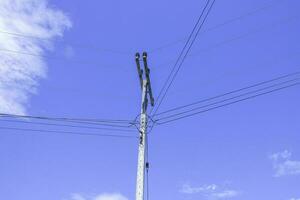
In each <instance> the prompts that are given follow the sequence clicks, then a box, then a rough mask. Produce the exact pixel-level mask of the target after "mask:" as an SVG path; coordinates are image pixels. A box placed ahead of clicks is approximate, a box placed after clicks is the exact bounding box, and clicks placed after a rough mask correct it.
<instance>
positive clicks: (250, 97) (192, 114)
mask: <svg viewBox="0 0 300 200" xmlns="http://www.w3.org/2000/svg"><path fill="white" fill-rule="evenodd" d="M299 84H300V82H297V83H294V84H290V85H287V86H284V87H280V88H276V89H273V90H270V91H267V92H263V93H260V94H256V95H252V96H249V97H246V98H243V99H239V100H236V101H233V102H229V103H226V104H223V105H219V106H215V107H212V108H208V109H206V110H201V111H198V112H195V113H191V114H187V115H184V116H181V117H178V118H174V119H171V120H167V121H163V122H159V121H158V120H157V122H156V123H157V124H158V125H163V124H167V123H170V122H174V121H177V120H180V119H184V118H187V117H191V116H194V115H198V114H202V113H205V112H208V111H211V110H215V109H218V108H222V107H226V106H229V105H232V104H235V103H239V102H242V101H246V100H249V99H253V98H256V97H259V96H263V95H266V94H270V93H273V92H276V91H280V90H283V89H287V88H290V87H294V86H297V85H299Z"/></svg>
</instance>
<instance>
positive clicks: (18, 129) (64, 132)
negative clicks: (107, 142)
mask: <svg viewBox="0 0 300 200" xmlns="http://www.w3.org/2000/svg"><path fill="white" fill-rule="evenodd" d="M0 129H2V130H15V131H25V132H36V133H56V134H69V135H81V136H98V137H115V138H131V139H132V138H134V139H137V138H138V137H135V136H130V135H116V134H98V133H83V132H72V131H56V130H43V129H24V128H14V127H0ZM2 133H3V132H2Z"/></svg>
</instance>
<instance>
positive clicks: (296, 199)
mask: <svg viewBox="0 0 300 200" xmlns="http://www.w3.org/2000/svg"><path fill="white" fill-rule="evenodd" d="M290 200H300V198H291V199H290Z"/></svg>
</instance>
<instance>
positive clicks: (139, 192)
mask: <svg viewBox="0 0 300 200" xmlns="http://www.w3.org/2000/svg"><path fill="white" fill-rule="evenodd" d="M135 61H136V65H137V70H138V75H139V79H140V86H141V90H142V108H141V116H140V130H139V131H140V140H139V154H138V169H137V180H136V200H144V185H145V170H146V168H148V167H149V164H148V163H146V162H145V151H146V147H147V142H148V141H147V123H148V117H147V107H148V95H149V98H150V102H151V105H152V106H154V98H153V95H152V90H151V83H150V70H149V68H148V64H147V53H145V52H144V53H143V63H144V70H145V76H144V77H143V70H142V69H141V66H140V54H139V53H137V54H136V56H135Z"/></svg>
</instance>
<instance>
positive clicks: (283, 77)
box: [153, 72, 300, 117]
mask: <svg viewBox="0 0 300 200" xmlns="http://www.w3.org/2000/svg"><path fill="white" fill-rule="evenodd" d="M296 75H300V72H294V73H290V74H287V75H284V76H280V77H276V78H273V79H270V80H267V81H262V82H260V83H256V84H253V85H249V86H246V87H242V88H239V89H237V90H233V91H230V92H226V93H224V94H220V95H216V96H214V97H210V98H207V99H203V100H200V101H196V102H193V103H190V104H187V105H184V106H179V107H176V108H172V109H169V110H166V111H164V112H160V113H157V114H156V115H153V117H155V116H160V115H164V114H167V113H170V112H174V111H177V110H181V109H184V108H187V107H191V106H195V105H197V104H200V103H204V102H208V101H211V100H214V99H218V98H221V97H225V96H228V95H231V94H235V93H238V92H241V91H244V90H248V89H251V88H255V87H258V86H261V85H266V84H268V83H272V82H275V81H278V80H282V79H285V78H289V77H292V76H296Z"/></svg>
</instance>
